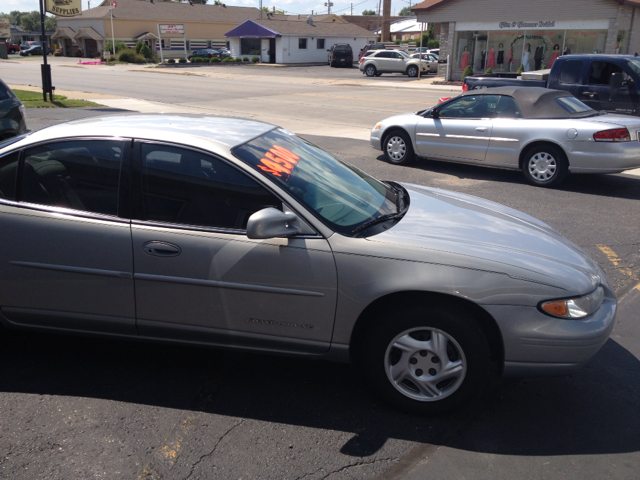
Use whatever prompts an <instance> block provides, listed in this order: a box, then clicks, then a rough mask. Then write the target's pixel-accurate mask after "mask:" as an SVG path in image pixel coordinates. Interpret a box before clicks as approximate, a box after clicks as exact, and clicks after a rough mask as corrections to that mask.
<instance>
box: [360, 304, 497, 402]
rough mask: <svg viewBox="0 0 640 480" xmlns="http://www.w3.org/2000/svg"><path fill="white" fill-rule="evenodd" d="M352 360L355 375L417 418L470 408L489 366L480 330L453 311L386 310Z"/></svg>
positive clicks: (467, 317)
mask: <svg viewBox="0 0 640 480" xmlns="http://www.w3.org/2000/svg"><path fill="white" fill-rule="evenodd" d="M355 354H356V355H355V357H356V358H354V361H355V362H356V367H357V368H358V370H359V372H360V373H361V374H362V376H363V377H364V378H365V380H366V381H367V382H368V383H369V385H370V386H371V387H372V388H373V389H374V391H375V392H376V393H377V394H378V395H379V396H380V397H381V398H382V399H383V400H385V401H386V402H388V403H390V404H392V405H394V406H395V407H397V408H399V409H401V410H404V411H406V412H410V413H417V414H421V415H439V414H443V413H448V412H451V411H453V410H455V409H457V408H460V407H461V406H462V405H464V404H465V403H467V402H469V401H470V400H471V399H473V398H474V397H475V396H477V395H478V394H479V393H480V392H481V391H482V389H483V388H484V386H485V384H486V383H487V381H488V379H489V372H490V366H491V358H490V351H489V345H488V342H487V340H486V338H485V336H484V334H483V333H482V330H481V329H480V328H479V326H478V324H477V322H476V321H475V319H474V318H473V315H471V314H469V313H468V312H467V311H466V309H463V308H458V307H457V306H455V305H449V306H434V307H424V306H411V307H407V308H405V309H403V310H398V309H397V308H390V309H386V310H384V311H383V312H381V314H378V317H377V318H376V319H375V320H374V323H373V325H371V326H367V330H366V332H365V333H364V335H363V338H362V341H361V343H360V344H359V347H358V348H356V349H355Z"/></svg>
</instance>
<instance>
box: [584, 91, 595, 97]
mask: <svg viewBox="0 0 640 480" xmlns="http://www.w3.org/2000/svg"><path fill="white" fill-rule="evenodd" d="M582 94H583V95H584V96H585V97H588V98H593V97H595V96H596V92H582Z"/></svg>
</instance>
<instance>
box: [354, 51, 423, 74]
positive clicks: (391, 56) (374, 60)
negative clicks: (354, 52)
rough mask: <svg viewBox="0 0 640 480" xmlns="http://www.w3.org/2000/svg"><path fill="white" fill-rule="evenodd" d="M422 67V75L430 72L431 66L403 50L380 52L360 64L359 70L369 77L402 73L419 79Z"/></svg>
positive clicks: (374, 53)
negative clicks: (419, 70)
mask: <svg viewBox="0 0 640 480" xmlns="http://www.w3.org/2000/svg"><path fill="white" fill-rule="evenodd" d="M420 63H421V65H422V73H428V72H429V65H428V64H427V63H425V62H419V61H418V59H417V58H411V57H410V56H409V54H408V53H406V52H403V51H401V50H378V51H376V52H373V53H372V54H371V55H369V56H368V57H366V58H365V59H364V61H362V62H360V65H359V68H360V71H361V72H362V73H364V74H365V75H366V76H367V77H374V76H376V77H379V76H380V75H382V74H383V73H402V74H404V75H408V76H409V77H417V76H418V69H419V68H420Z"/></svg>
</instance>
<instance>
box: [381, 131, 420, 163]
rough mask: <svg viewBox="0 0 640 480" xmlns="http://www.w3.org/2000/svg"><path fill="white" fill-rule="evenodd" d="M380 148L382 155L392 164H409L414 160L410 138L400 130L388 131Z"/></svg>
mask: <svg viewBox="0 0 640 480" xmlns="http://www.w3.org/2000/svg"><path fill="white" fill-rule="evenodd" d="M382 149H383V152H384V157H385V158H386V159H387V161H388V162H389V163H392V164H393V165H409V164H410V163H412V162H413V161H414V160H415V154H414V151H413V144H412V143H411V139H410V138H409V135H408V134H407V133H406V132H403V131H401V130H395V131H392V132H391V133H388V134H387V135H386V136H385V137H384V141H383V142H382Z"/></svg>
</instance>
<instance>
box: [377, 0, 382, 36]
mask: <svg viewBox="0 0 640 480" xmlns="http://www.w3.org/2000/svg"><path fill="white" fill-rule="evenodd" d="M381 6H382V0H378V31H379V32H380V41H381V42H382V25H381V23H380V19H381V18H382V16H381V15H380V13H381V12H380V7H381Z"/></svg>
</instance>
